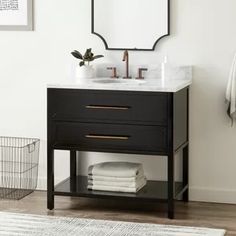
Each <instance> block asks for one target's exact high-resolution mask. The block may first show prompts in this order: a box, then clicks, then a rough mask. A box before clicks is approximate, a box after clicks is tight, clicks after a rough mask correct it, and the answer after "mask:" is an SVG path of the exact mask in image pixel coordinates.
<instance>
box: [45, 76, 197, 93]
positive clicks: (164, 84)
mask: <svg viewBox="0 0 236 236" xmlns="http://www.w3.org/2000/svg"><path fill="white" fill-rule="evenodd" d="M191 83H192V80H191V79H171V80H165V81H163V80H161V79H147V80H135V79H131V80H129V79H128V80H127V79H109V78H96V79H87V80H86V81H85V82H80V83H71V84H49V85H48V86H47V87H48V88H58V89H93V90H118V91H144V92H178V91H179V90H181V89H183V88H185V87H187V86H189V85H191Z"/></svg>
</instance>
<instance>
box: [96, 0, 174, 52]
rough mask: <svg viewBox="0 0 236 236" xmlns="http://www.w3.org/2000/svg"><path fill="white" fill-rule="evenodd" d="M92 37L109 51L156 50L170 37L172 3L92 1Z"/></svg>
mask: <svg viewBox="0 0 236 236" xmlns="http://www.w3.org/2000/svg"><path fill="white" fill-rule="evenodd" d="M92 33H94V34H96V35H97V36H99V37H100V38H101V39H102V40H103V42H104V43H105V46H106V49H114V50H119V49H120V50H124V49H128V50H154V49H155V46H156V44H157V42H158V41H159V40H160V39H161V38H162V37H164V36H166V35H169V0H92Z"/></svg>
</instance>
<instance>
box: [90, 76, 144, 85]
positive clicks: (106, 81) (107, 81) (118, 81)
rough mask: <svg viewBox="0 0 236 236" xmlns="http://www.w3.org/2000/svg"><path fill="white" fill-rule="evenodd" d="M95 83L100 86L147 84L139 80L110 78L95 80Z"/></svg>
mask: <svg viewBox="0 0 236 236" xmlns="http://www.w3.org/2000/svg"><path fill="white" fill-rule="evenodd" d="M93 83H99V84H134V85H137V84H145V83H146V81H145V80H137V79H110V78H101V79H94V80H93Z"/></svg>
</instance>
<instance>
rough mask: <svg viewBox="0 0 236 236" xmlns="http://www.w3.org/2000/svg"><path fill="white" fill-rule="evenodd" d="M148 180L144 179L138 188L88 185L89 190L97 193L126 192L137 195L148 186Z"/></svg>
mask: <svg viewBox="0 0 236 236" xmlns="http://www.w3.org/2000/svg"><path fill="white" fill-rule="evenodd" d="M146 183H147V181H146V179H143V180H142V181H141V182H140V185H139V186H137V187H130V188H129V187H121V186H107V185H90V184H89V185H88V189H89V190H97V191H109V192H110V191H111V192H125V193H137V192H138V191H139V190H140V189H142V188H143V187H144V186H145V185H146Z"/></svg>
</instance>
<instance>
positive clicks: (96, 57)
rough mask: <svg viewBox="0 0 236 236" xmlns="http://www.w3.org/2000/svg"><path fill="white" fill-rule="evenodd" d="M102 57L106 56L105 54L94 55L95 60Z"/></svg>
mask: <svg viewBox="0 0 236 236" xmlns="http://www.w3.org/2000/svg"><path fill="white" fill-rule="evenodd" d="M101 57H104V56H103V55H97V56H94V57H93V60H96V59H98V58H101Z"/></svg>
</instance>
